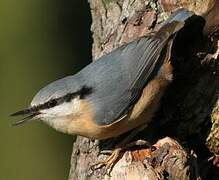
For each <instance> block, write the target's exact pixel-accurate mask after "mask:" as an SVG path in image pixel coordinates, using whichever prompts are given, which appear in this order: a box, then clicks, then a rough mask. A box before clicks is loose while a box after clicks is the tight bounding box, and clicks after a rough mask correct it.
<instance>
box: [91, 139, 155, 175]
mask: <svg viewBox="0 0 219 180" xmlns="http://www.w3.org/2000/svg"><path fill="white" fill-rule="evenodd" d="M143 145H147V146H149V147H151V145H150V144H149V143H148V142H147V141H144V140H137V141H134V142H131V143H129V144H126V145H124V146H123V147H121V146H119V147H117V148H115V149H114V150H103V151H101V152H100V153H101V154H110V156H109V157H108V158H107V159H106V160H102V161H99V162H97V163H95V164H94V165H92V166H91V169H92V170H96V169H100V168H101V167H103V166H105V168H106V174H108V175H110V172H111V171H112V168H113V166H114V165H115V163H116V162H117V161H118V160H119V157H120V155H121V152H123V151H125V150H127V149H129V148H132V147H134V146H143Z"/></svg>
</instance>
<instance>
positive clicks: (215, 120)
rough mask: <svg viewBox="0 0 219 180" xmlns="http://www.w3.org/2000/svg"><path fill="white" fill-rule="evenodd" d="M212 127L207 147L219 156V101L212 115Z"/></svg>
mask: <svg viewBox="0 0 219 180" xmlns="http://www.w3.org/2000/svg"><path fill="white" fill-rule="evenodd" d="M211 122H212V127H211V130H210V133H209V135H208V137H207V139H206V145H207V147H208V148H209V150H210V151H211V152H213V153H215V154H219V101H218V103H217V105H216V106H215V108H214V109H213V111H212V113H211Z"/></svg>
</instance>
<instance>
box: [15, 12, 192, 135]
mask: <svg viewBox="0 0 219 180" xmlns="http://www.w3.org/2000/svg"><path fill="white" fill-rule="evenodd" d="M192 15H193V13H192V12H190V11H187V10H185V9H180V10H178V11H176V12H175V13H173V14H172V15H171V17H170V18H169V19H168V20H167V21H166V22H165V23H164V24H163V25H162V26H161V28H160V30H159V31H158V32H156V33H154V34H153V35H150V36H144V37H141V38H139V39H137V40H134V41H133V42H130V43H128V44H125V45H123V46H121V47H119V48H117V49H115V50H113V51H112V52H110V53H109V54H106V55H104V56H102V57H101V58H99V59H98V60H96V61H94V62H92V63H91V64H89V65H88V66H86V67H85V68H84V69H82V70H81V71H80V72H78V73H77V74H75V75H73V76H67V77H65V78H63V79H60V80H57V81H55V82H52V83H51V84H49V85H47V86H46V87H44V88H43V89H41V90H40V91H39V92H38V93H37V94H36V96H35V97H34V98H33V100H32V102H31V106H30V107H29V108H27V109H24V110H21V111H18V112H16V113H14V114H12V115H13V116H17V115H27V117H26V118H25V119H23V120H21V121H18V122H16V123H15V125H18V124H22V123H24V122H27V121H30V120H33V119H41V120H42V121H43V122H45V123H47V124H48V125H50V126H51V127H53V128H55V129H56V130H58V131H61V132H64V133H68V134H77V135H81V136H85V137H89V138H92V139H107V138H110V137H116V136H118V135H120V134H122V133H125V132H127V131H129V130H131V129H134V128H136V127H139V126H141V125H143V124H148V123H149V122H150V120H151V119H152V116H153V114H154V113H155V111H156V110H157V109H158V107H159V101H160V99H161V97H162V94H163V92H164V90H165V88H166V87H167V85H168V84H169V83H170V82H171V81H172V66H171V64H170V62H169V60H170V56H171V44H172V40H173V38H174V36H175V34H176V33H177V32H178V31H179V30H180V29H181V28H182V27H183V26H184V24H185V21H186V20H187V19H188V18H190V17H191V16H192Z"/></svg>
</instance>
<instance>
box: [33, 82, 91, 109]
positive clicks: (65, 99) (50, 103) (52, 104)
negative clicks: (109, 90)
mask: <svg viewBox="0 0 219 180" xmlns="http://www.w3.org/2000/svg"><path fill="white" fill-rule="evenodd" d="M92 92H93V89H92V88H91V87H87V86H83V87H82V88H81V89H80V90H79V91H77V92H74V93H68V94H66V95H65V96H62V97H59V98H54V99H51V100H49V101H47V102H46V103H44V104H41V105H38V106H34V107H32V108H34V109H35V110H43V109H49V108H53V107H55V106H57V105H59V104H62V103H64V102H70V101H71V100H72V99H73V98H75V97H78V96H79V98H80V99H84V98H85V97H86V96H87V95H89V94H91V93H92Z"/></svg>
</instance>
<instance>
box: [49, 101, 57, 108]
mask: <svg viewBox="0 0 219 180" xmlns="http://www.w3.org/2000/svg"><path fill="white" fill-rule="evenodd" d="M56 105H57V101H56V100H55V99H52V100H51V101H49V102H48V107H49V108H52V107H54V106H56Z"/></svg>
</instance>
